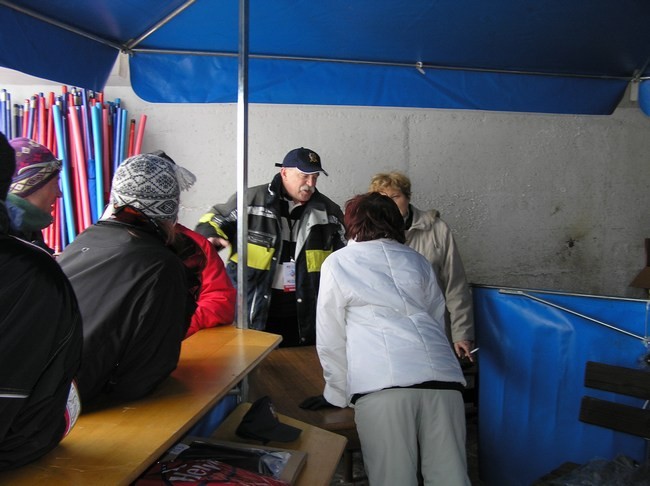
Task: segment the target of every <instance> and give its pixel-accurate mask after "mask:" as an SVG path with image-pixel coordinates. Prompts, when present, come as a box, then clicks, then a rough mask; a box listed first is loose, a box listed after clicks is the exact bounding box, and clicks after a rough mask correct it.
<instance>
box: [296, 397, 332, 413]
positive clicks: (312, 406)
mask: <svg viewBox="0 0 650 486" xmlns="http://www.w3.org/2000/svg"><path fill="white" fill-rule="evenodd" d="M298 406H299V407H300V408H306V409H307V410H320V409H321V408H333V407H336V405H332V404H331V403H330V402H328V401H327V400H325V397H323V395H318V396H315V397H309V398H307V399H305V400H303V402H302V403H301V404H300V405H298Z"/></svg>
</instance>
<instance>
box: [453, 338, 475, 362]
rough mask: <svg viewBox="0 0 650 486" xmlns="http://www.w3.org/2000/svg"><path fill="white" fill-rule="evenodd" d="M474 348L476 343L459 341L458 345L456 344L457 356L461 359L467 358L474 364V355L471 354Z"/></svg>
mask: <svg viewBox="0 0 650 486" xmlns="http://www.w3.org/2000/svg"><path fill="white" fill-rule="evenodd" d="M473 348H474V341H458V342H457V343H454V350H455V351H456V356H458V358H460V359H463V358H467V359H468V360H470V361H471V362H472V363H473V362H474V355H473V354H472V353H471V351H472V349H473Z"/></svg>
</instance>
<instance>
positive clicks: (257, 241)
mask: <svg viewBox="0 0 650 486" xmlns="http://www.w3.org/2000/svg"><path fill="white" fill-rule="evenodd" d="M275 165H276V166H278V167H281V169H280V172H279V173H278V174H276V175H275V177H274V178H273V180H272V181H271V183H270V184H263V185H260V186H256V187H251V188H249V189H248V192H247V194H246V199H247V201H246V202H247V205H248V246H247V267H248V268H247V279H248V325H249V327H251V328H252V329H259V330H264V331H267V332H272V333H275V334H280V335H281V336H282V343H281V344H280V346H308V345H312V344H314V343H315V339H316V296H317V295H318V286H319V281H320V268H321V265H322V264H323V261H325V258H327V257H328V255H330V254H331V253H332V252H333V251H336V250H338V249H340V248H343V247H344V246H345V244H346V241H345V228H344V227H343V212H342V211H341V208H340V207H339V206H338V205H337V204H336V203H334V202H333V201H332V200H331V199H329V198H328V197H327V196H325V195H324V194H322V193H321V192H319V191H318V190H317V189H316V183H317V181H318V177H319V175H320V174H321V173H322V174H325V175H327V172H325V170H324V169H323V167H322V165H321V159H320V157H319V156H318V154H317V153H316V152H314V151H313V150H310V149H308V148H304V147H300V148H297V149H293V150H291V151H290V152H289V153H288V154H287V155H286V156H285V157H284V160H283V161H282V163H276V164H275ZM237 218H238V214H237V195H236V194H234V195H233V196H232V197H231V198H230V199H229V200H228V201H227V202H226V203H225V204H217V205H214V206H213V207H212V208H211V209H210V210H209V211H208V212H207V213H206V214H204V215H203V216H202V217H201V218H200V220H199V223H198V224H197V226H196V228H195V231H196V232H197V233H200V234H202V235H203V236H205V237H206V238H208V240H210V241H211V242H212V243H213V244H214V245H215V246H216V247H217V249H221V248H223V247H229V248H230V255H229V258H228V264H227V267H226V268H227V270H228V274H229V275H230V278H231V279H232V281H233V282H235V283H236V282H237V262H238V255H237V238H236V237H237Z"/></svg>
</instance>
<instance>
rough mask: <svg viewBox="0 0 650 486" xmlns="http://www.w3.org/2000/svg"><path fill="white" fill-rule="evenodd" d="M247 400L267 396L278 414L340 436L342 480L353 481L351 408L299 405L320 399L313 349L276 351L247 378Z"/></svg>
mask: <svg viewBox="0 0 650 486" xmlns="http://www.w3.org/2000/svg"><path fill="white" fill-rule="evenodd" d="M248 383H249V393H248V396H249V399H250V401H255V400H257V399H258V398H260V397H263V396H265V395H268V396H269V397H270V398H271V401H272V402H273V404H274V406H275V409H276V411H277V412H278V413H280V414H283V415H286V416H288V417H292V418H294V419H297V420H299V421H301V422H304V423H307V424H309V425H312V426H314V427H318V428H321V429H325V430H328V431H330V432H334V433H337V434H340V435H342V436H344V437H345V438H346V439H347V446H346V448H345V452H344V455H343V460H344V471H345V480H346V481H347V482H352V481H353V479H354V478H353V475H352V454H353V452H355V451H359V450H360V449H361V445H360V443H359V436H358V434H357V429H356V425H355V423H354V409H352V408H324V409H321V410H305V409H302V408H300V407H299V404H300V403H301V402H302V401H303V400H304V399H305V398H308V397H312V396H315V395H321V394H322V393H323V389H324V387H325V380H324V378H323V368H322V367H321V364H320V361H319V359H318V354H317V352H316V346H298V347H289V348H278V349H275V350H273V351H272V352H271V353H270V354H269V356H268V357H267V358H266V359H265V360H264V362H263V363H261V364H260V366H258V367H257V368H256V369H255V370H253V372H251V374H250V375H249V377H248Z"/></svg>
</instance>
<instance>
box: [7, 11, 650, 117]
mask: <svg viewBox="0 0 650 486" xmlns="http://www.w3.org/2000/svg"><path fill="white" fill-rule="evenodd" d="M648 20H650V2H647V1H646V0H618V1H616V2H612V1H611V0H592V1H590V2H584V1H578V0H547V1H545V2H539V1H534V0H502V1H500V2H485V1H482V0H353V1H350V0H324V1H321V2H314V1H312V0H275V1H273V2H269V1H266V0H249V19H248V32H249V66H250V67H249V78H248V79H249V100H250V102H254V103H255V102H258V103H299V104H329V105H360V106H402V107H430V108H460V109H463V108H465V109H479V110H500V111H526V112H543V113H578V114H609V113H612V111H613V110H614V109H615V107H616V106H617V104H618V102H619V101H620V99H621V97H622V96H623V94H624V92H625V90H626V88H627V86H628V84H629V83H630V82H631V81H632V80H635V81H642V80H644V78H645V77H646V76H647V75H648V74H649V73H650V71H649V69H648V60H649V58H650V29H648V28H647V24H648ZM0 22H1V24H2V26H3V27H2V29H0V39H1V41H2V45H3V46H5V48H4V49H3V50H2V52H0V65H2V66H5V67H8V68H11V69H15V70H18V71H22V72H25V73H28V74H32V75H35V76H39V77H43V78H47V79H52V80H55V81H58V82H62V83H66V84H70V85H73V86H78V87H84V88H87V89H93V90H96V91H101V90H103V88H104V84H105V83H106V80H107V79H108V75H109V73H110V71H111V69H112V67H113V65H114V63H115V60H116V58H117V56H118V54H119V52H124V53H127V54H128V55H129V62H130V72H131V83H132V86H133V89H134V90H135V92H136V93H137V94H138V95H139V96H140V97H142V98H143V99H145V100H147V101H150V102H193V103H221V102H228V103H231V102H235V101H236V100H237V63H238V58H237V53H238V35H239V33H238V29H239V2H238V1H237V0H94V1H91V2H74V1H71V0H48V1H47V2H44V1H42V0H7V1H6V0H0ZM645 91H646V90H642V91H641V95H642V96H644V93H645Z"/></svg>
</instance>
